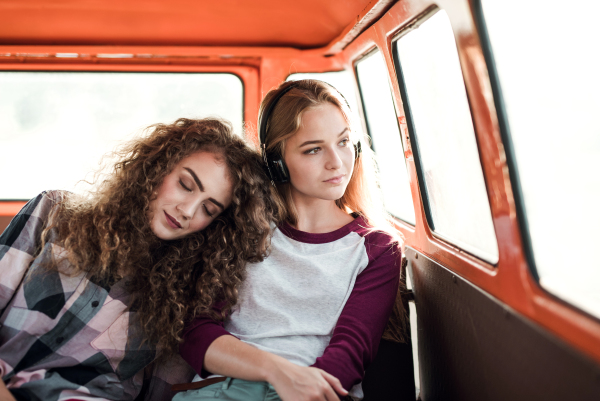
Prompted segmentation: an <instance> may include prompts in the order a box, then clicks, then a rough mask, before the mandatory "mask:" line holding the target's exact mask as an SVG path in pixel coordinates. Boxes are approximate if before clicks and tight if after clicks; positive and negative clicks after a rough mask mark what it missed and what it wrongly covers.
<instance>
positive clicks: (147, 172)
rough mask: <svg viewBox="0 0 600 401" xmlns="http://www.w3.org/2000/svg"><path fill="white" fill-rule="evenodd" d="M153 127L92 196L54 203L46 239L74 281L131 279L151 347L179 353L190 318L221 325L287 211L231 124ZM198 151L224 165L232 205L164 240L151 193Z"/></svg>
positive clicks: (211, 121)
mask: <svg viewBox="0 0 600 401" xmlns="http://www.w3.org/2000/svg"><path fill="white" fill-rule="evenodd" d="M149 130H151V132H150V134H149V135H147V136H145V137H141V138H138V139H135V140H134V141H132V142H130V143H128V144H127V145H125V146H124V147H122V148H121V149H120V150H119V151H117V152H115V155H116V156H117V157H118V160H119V161H118V162H117V163H116V164H114V167H113V168H112V170H111V171H110V173H109V174H106V175H105V176H104V178H103V179H102V180H101V181H100V182H99V183H97V186H96V188H95V189H94V190H93V191H92V192H91V196H90V197H89V198H85V199H84V198H82V197H80V196H76V195H73V194H67V195H66V196H64V197H63V201H61V202H58V203H57V205H56V206H55V208H54V210H53V213H52V214H51V215H52V216H53V217H52V218H51V219H50V221H49V223H48V224H47V226H46V228H45V230H44V232H43V235H42V240H43V241H44V242H45V241H46V240H49V238H50V236H52V237H54V236H55V235H56V236H57V237H56V238H57V239H58V241H60V243H62V244H63V246H64V247H65V249H66V250H67V258H68V260H69V262H70V263H71V264H72V265H73V271H72V273H73V274H77V273H81V272H85V273H87V274H88V277H90V278H91V280H92V281H93V282H95V283H101V284H102V285H111V284H112V283H114V282H115V281H117V280H119V279H120V278H121V277H126V278H127V283H128V284H127V289H128V292H129V294H130V296H131V300H132V303H131V306H130V308H131V309H132V310H135V311H136V312H137V313H136V316H137V319H138V320H139V322H138V323H139V325H140V327H141V328H142V329H143V332H144V334H145V337H146V338H145V341H148V342H149V343H151V344H155V345H156V347H157V349H158V350H162V351H171V352H176V350H177V346H178V344H179V343H180V342H181V341H182V339H181V334H182V330H183V327H184V324H185V323H186V322H187V321H189V320H190V319H192V318H193V317H195V316H197V315H198V314H200V313H209V314H211V315H213V317H215V318H218V319H222V317H223V316H224V314H225V313H227V311H229V310H230V308H231V307H232V306H233V305H235V303H236V302H237V295H238V293H237V287H238V285H239V284H240V283H241V280H242V278H243V272H244V265H245V263H246V262H248V261H250V262H258V261H261V260H262V259H263V258H264V257H265V256H266V255H267V253H268V250H269V245H270V243H269V234H270V231H271V223H272V222H273V221H277V218H278V216H279V213H280V210H281V209H280V207H281V206H280V205H278V204H276V203H273V202H272V200H271V199H274V197H272V192H271V191H273V190H272V187H271V185H270V182H269V180H268V179H267V177H266V175H265V173H264V171H263V169H262V162H261V158H260V156H259V155H258V153H257V152H256V151H254V150H252V149H251V148H249V147H248V145H247V144H246V143H245V142H244V140H242V139H241V138H239V137H237V136H236V135H235V134H233V133H232V130H231V126H230V124H229V123H227V122H226V121H223V120H220V119H216V118H206V119H200V120H192V119H185V118H182V119H179V120H177V121H176V122H175V123H173V124H169V125H165V124H156V125H154V126H151V127H150V128H149ZM200 151H206V152H211V153H213V154H215V155H217V157H218V158H219V159H220V160H222V161H223V162H224V163H225V165H226V166H227V169H228V171H229V174H230V177H231V182H232V184H233V198H232V203H231V205H230V206H229V207H228V208H227V209H226V210H225V211H224V212H223V213H221V215H219V216H218V217H217V218H216V219H215V220H214V221H213V222H212V223H211V224H210V225H209V226H208V227H207V228H205V229H204V230H203V231H199V232H196V233H194V234H191V235H189V236H187V237H185V238H181V239H177V240H173V241H164V240H161V239H159V238H158V237H157V236H156V235H154V234H153V232H152V231H151V228H150V221H149V219H148V216H147V213H148V210H149V206H150V202H151V201H152V200H153V199H154V198H153V197H154V196H155V195H154V192H155V190H156V189H157V188H158V187H159V186H160V185H161V183H162V181H163V179H164V177H165V176H166V175H168V174H169V173H170V172H171V171H172V170H173V168H174V167H175V166H176V165H177V164H178V163H179V162H180V161H181V160H182V159H184V158H185V157H187V156H189V155H191V154H193V153H196V152H200ZM54 268H56V269H57V268H58V264H55V266H54ZM217 300H219V301H225V307H224V308H223V315H219V316H216V314H215V312H214V311H212V309H211V308H210V307H211V305H212V304H213V303H214V302H216V301H217ZM161 353H162V354H165V352H161Z"/></svg>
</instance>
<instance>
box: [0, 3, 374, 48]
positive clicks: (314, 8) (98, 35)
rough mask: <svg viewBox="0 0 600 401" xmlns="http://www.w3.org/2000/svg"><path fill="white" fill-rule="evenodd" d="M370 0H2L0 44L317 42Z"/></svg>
mask: <svg viewBox="0 0 600 401" xmlns="http://www.w3.org/2000/svg"><path fill="white" fill-rule="evenodd" d="M376 3H377V1H376V0H293V1H282V0H216V1H215V0H212V1H209V0H113V1H107V0H27V1H23V0H2V1H0V45H142V46H143V45H165V46H278V47H279V46H284V47H295V48H299V49H309V48H318V47H323V46H325V45H327V44H329V43H330V42H332V41H333V40H334V39H335V38H336V37H338V36H339V35H340V34H342V33H343V31H344V29H345V28H346V27H348V26H353V25H354V24H356V23H357V20H358V17H359V15H364V12H365V10H368V9H370V8H372V7H373V6H374V5H375V4H376Z"/></svg>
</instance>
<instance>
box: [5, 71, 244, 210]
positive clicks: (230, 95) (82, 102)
mask: <svg viewBox="0 0 600 401" xmlns="http://www.w3.org/2000/svg"><path fill="white" fill-rule="evenodd" d="M242 105H243V86H242V83H241V81H240V80H239V78H237V77H236V76H234V75H232V74H183V73H98V72H15V71H11V72H0V121H2V125H0V172H2V185H0V199H28V198H31V197H34V196H35V195H37V194H38V193H39V192H41V191H42V190H45V189H66V190H71V191H73V190H75V191H81V190H83V189H87V188H88V187H87V186H86V184H84V183H79V184H78V185H77V186H76V184H77V183H78V181H80V180H83V179H87V180H91V179H92V178H93V177H92V174H91V172H93V171H94V170H97V169H98V167H99V165H98V163H99V162H100V159H101V158H102V156H103V155H104V154H105V153H107V152H110V151H111V150H113V149H114V148H115V146H117V145H118V144H119V143H120V142H121V141H123V140H124V139H129V138H131V137H132V135H134V134H136V133H139V131H140V130H141V129H143V128H144V127H147V126H148V125H150V124H155V123H159V122H161V123H171V122H173V121H175V120H176V119H177V118H180V117H194V118H198V117H206V116H219V117H222V118H225V119H227V120H229V121H230V122H231V123H232V124H233V126H234V130H235V131H236V132H237V133H238V134H241V132H242V118H243V117H242V116H243V114H242V113H243V110H242ZM17 172H18V174H17Z"/></svg>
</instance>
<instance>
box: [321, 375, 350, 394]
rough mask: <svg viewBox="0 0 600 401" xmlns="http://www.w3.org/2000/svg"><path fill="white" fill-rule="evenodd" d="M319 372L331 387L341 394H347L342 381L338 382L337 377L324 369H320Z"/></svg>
mask: <svg viewBox="0 0 600 401" xmlns="http://www.w3.org/2000/svg"><path fill="white" fill-rule="evenodd" d="M321 374H322V375H323V378H324V379H325V380H326V381H327V383H329V385H330V386H331V387H333V389H334V390H335V391H336V392H337V393H339V394H342V395H347V394H348V392H347V391H346V389H344V387H342V383H340V381H339V380H338V378H337V377H335V376H333V375H330V374H329V373H327V372H325V371H321Z"/></svg>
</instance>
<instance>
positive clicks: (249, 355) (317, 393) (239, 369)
mask: <svg viewBox="0 0 600 401" xmlns="http://www.w3.org/2000/svg"><path fill="white" fill-rule="evenodd" d="M204 369H205V370H208V371H210V372H211V373H215V374H220V375H223V376H229V377H233V378H236V379H243V380H250V381H265V382H268V383H270V384H271V385H272V386H273V387H274V388H275V391H277V394H279V396H280V397H281V399H282V400H284V401H288V400H308V399H310V400H331V401H339V398H338V396H337V395H336V392H337V393H339V394H342V395H346V394H348V392H347V391H346V390H345V389H344V388H343V387H342V385H341V384H340V382H339V380H338V379H337V378H335V377H333V376H332V375H330V374H328V373H327V372H324V371H322V370H320V369H316V368H311V367H305V366H298V365H296V364H293V363H292V362H290V361H288V360H287V359H285V358H282V357H280V356H277V355H274V354H271V353H270V352H266V351H262V350H259V349H258V348H255V347H253V346H252V345H248V344H246V343H244V342H242V341H240V340H238V339H237V338H235V337H233V336H221V337H219V338H217V339H216V340H214V341H213V342H212V343H211V345H210V346H209V347H208V349H207V351H206V355H205V356H204Z"/></svg>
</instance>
